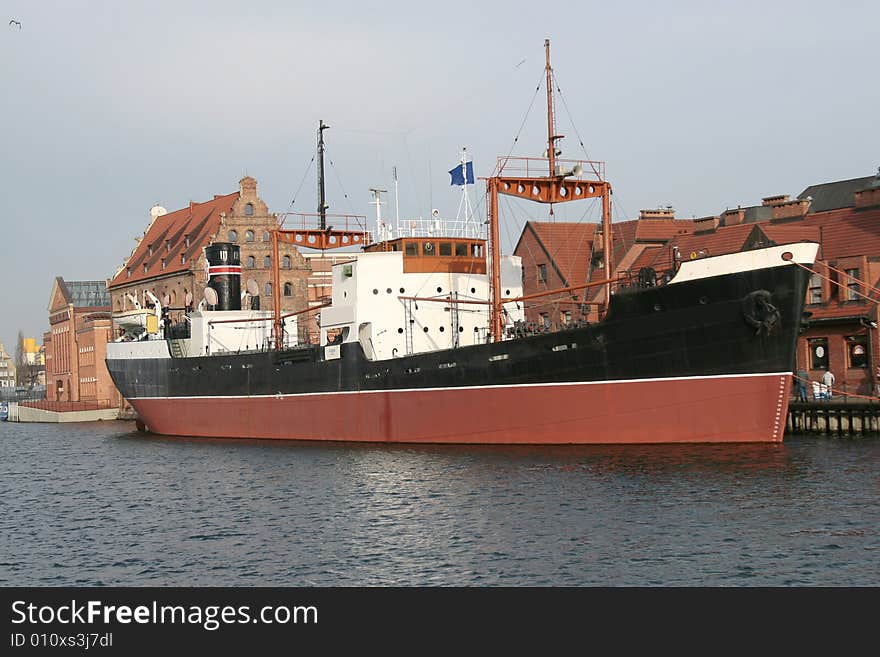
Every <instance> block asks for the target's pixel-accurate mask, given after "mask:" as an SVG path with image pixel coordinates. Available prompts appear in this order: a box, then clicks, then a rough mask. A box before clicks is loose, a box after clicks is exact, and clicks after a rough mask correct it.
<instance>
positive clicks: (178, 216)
mask: <svg viewBox="0 0 880 657" xmlns="http://www.w3.org/2000/svg"><path fill="white" fill-rule="evenodd" d="M277 225H278V217H277V215H275V214H271V213H270V212H269V210H268V208H267V207H266V204H265V203H264V202H263V200H262V199H261V198H260V197H259V195H258V194H257V181H256V180H255V179H254V178H251V177H249V176H246V177H244V178H242V179H241V180H240V181H239V191H238V192H235V193H232V194H226V195H223V196H220V195H218V196H214V198H213V199H212V200H210V201H205V202H203V203H195V202H191V203H190V204H189V206H188V207H185V208H182V209H180V210H177V211H174V212H170V213H169V212H165V211H164V209H162V208H154V209H153V210H152V211H151V220H150V223H149V225H148V226H147V229H146V230H145V231H144V235H143V237H140V238H138V239H137V242H138V243H137V246H136V247H135V248H134V250H133V251H132V252H131V254H130V255H129V256H128V258H127V259H126V260H125V263H124V264H123V265H122V267H121V268H120V269H119V270H118V271H117V272H116V274H115V275H114V276H113V278H112V279H111V280H110V282H109V283H108V288H109V290H110V297H111V302H112V305H113V312H114V313H116V314H118V313H122V312H125V311H129V310H132V309H134V308H135V307H136V306H135V304H134V301H133V300H135V299H136V300H137V303H138V304H139V306H140V307H141V308H145V307H147V306H148V305H150V300H149V295H148V294H147V292H148V291H149V292H151V293H152V294H153V295H155V296H156V298H158V299H160V300H161V301H162V302H163V303H167V304H168V305H169V307H170V308H171V316H172V318H173V319H176V320H179V319H180V315H182V314H183V312H184V311H185V310H186V306H187V299H189V300H190V302H191V305H192V306H197V305H198V304H199V301H200V300H201V299H202V298H203V294H204V289H205V283H206V282H207V281H206V274H205V271H206V263H205V255H204V249H205V247H206V246H209V245H211V244H213V243H214V242H234V243H237V244H239V245H240V247H241V266H242V290H243V291H244V289H246V285H247V282H248V281H249V280H252V281H253V282H254V283H255V284H256V285H257V288H258V289H259V291H260V308H261V309H262V310H271V309H272V303H273V301H272V243H271V240H270V234H269V231H270V230H271V229H272V228H274V227H276V226H277ZM279 257H280V259H281V262H280V265H281V269H280V273H281V277H280V282H281V288H282V289H281V308H282V310H285V311H293V310H302V309H304V308H306V307H307V304H308V287H307V279H308V277H309V275H310V273H311V270H310V268H309V264H308V262H307V260H306V259H305V258H303V256H302V255H301V254H300V253H299V251H298V250H297V249H296V247H294V246H292V245H288V244H284V243H281V244H280V245H279Z"/></svg>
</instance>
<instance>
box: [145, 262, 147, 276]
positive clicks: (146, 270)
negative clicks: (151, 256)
mask: <svg viewBox="0 0 880 657" xmlns="http://www.w3.org/2000/svg"><path fill="white" fill-rule="evenodd" d="M144 273H145V274H146V273H147V263H146V262H145V263H144Z"/></svg>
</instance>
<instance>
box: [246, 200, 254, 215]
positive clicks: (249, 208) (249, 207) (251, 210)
mask: <svg viewBox="0 0 880 657" xmlns="http://www.w3.org/2000/svg"><path fill="white" fill-rule="evenodd" d="M244 214H245V216H247V217H253V216H254V204H253V203H248V204H247V205H245V206H244Z"/></svg>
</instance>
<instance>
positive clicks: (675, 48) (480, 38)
mask: <svg viewBox="0 0 880 657" xmlns="http://www.w3.org/2000/svg"><path fill="white" fill-rule="evenodd" d="M304 4H306V6H302V5H304ZM2 7H3V9H4V10H5V14H4V15H2V16H0V18H2V21H0V28H2V31H0V72H2V81H3V102H2V103H0V120H2V124H3V135H4V136H3V146H2V156H0V181H2V182H0V185H2V193H3V199H4V202H5V203H4V206H5V207H4V211H3V213H2V215H0V217H2V219H0V221H2V224H0V225H2V232H0V245H2V246H0V280H2V284H3V287H2V293H0V294H2V300H3V304H2V310H0V340H2V341H3V342H4V343H6V345H7V347H8V348H9V349H10V350H12V349H14V341H15V336H16V333H17V331H18V329H19V328H20V329H22V330H23V331H24V332H25V334H26V335H32V336H34V337H37V338H38V339H39V338H40V337H41V335H42V332H43V331H44V330H45V329H46V328H47V313H46V306H47V303H48V300H49V293H50V289H51V283H52V279H53V277H54V276H56V275H61V276H64V277H65V278H67V279H73V280H75V279H102V278H107V277H109V276H112V275H113V273H114V272H115V270H116V268H117V267H119V266H120V265H121V264H122V261H123V259H124V258H125V257H126V256H127V255H128V253H129V252H130V250H131V248H132V247H133V246H134V237H136V236H138V235H140V234H142V232H143V230H144V228H145V227H146V223H147V216H148V210H149V208H150V206H152V205H153V204H154V203H156V202H158V203H160V204H162V205H164V206H165V207H166V208H168V209H169V210H174V209H178V208H180V207H183V206H184V205H186V204H187V203H188V202H189V201H190V200H195V201H202V200H206V199H209V198H211V197H212V196H213V195H214V194H226V193H230V192H233V191H235V190H236V189H237V183H238V180H239V178H241V177H242V175H244V174H245V173H248V174H250V175H252V176H254V177H256V178H257V180H258V181H259V185H260V187H259V191H260V193H261V195H262V196H263V198H264V199H265V200H266V202H267V203H268V204H269V207H270V208H271V209H272V210H273V211H275V212H284V211H286V210H287V209H288V207H289V205H290V202H291V199H292V198H293V195H294V192H295V191H296V190H297V188H298V186H299V184H300V181H301V180H302V179H303V176H304V175H305V173H306V171H307V169H308V166H309V160H310V158H311V157H312V154H313V151H314V138H315V129H316V127H317V123H318V120H319V119H323V120H325V121H326V122H327V123H329V124H330V125H331V126H332V128H331V130H330V131H329V132H328V133H327V135H326V136H327V140H328V155H329V157H330V159H332V161H333V167H332V168H330V169H329V170H328V196H329V201H330V203H331V206H332V208H331V211H335V212H349V213H357V214H366V215H368V216H372V212H371V210H372V208H371V207H370V205H369V201H370V196H369V192H368V188H369V187H374V186H377V185H381V186H383V187H385V188H386V189H392V186H391V185H392V182H391V167H392V166H397V167H398V171H399V177H400V204H401V214H402V215H403V216H411V215H418V214H422V215H426V214H427V213H428V212H430V209H431V208H432V207H437V208H439V209H441V210H442V211H443V213H444V214H447V215H450V214H451V215H454V214H455V212H456V209H457V203H458V194H457V192H456V191H455V189H454V188H451V187H450V186H449V176H448V174H447V173H446V171H447V170H448V169H449V168H451V167H452V166H453V165H454V164H455V163H456V161H457V159H458V153H459V149H460V147H461V146H462V145H465V144H466V145H467V146H468V149H469V151H470V152H471V155H472V156H473V159H474V163H475V171H476V174H477V175H478V176H480V175H483V176H484V175H487V174H488V173H490V172H491V168H492V165H493V164H494V161H495V158H496V156H498V155H504V154H507V153H508V152H509V150H510V148H511V144H512V142H513V138H514V136H515V135H516V134H517V131H518V129H519V127H520V124H521V123H522V122H523V118H524V116H526V111H527V110H528V107H529V104H530V102H531V101H532V98H533V96H534V92H535V87H536V85H537V84H538V82H539V80H540V78H541V73H542V67H543V55H544V53H543V41H544V38H546V37H549V38H550V39H551V47H552V55H553V64H554V69H555V71H556V76H557V83H558V85H559V86H560V88H561V90H562V95H563V98H564V102H563V101H562V99H557V108H558V123H559V129H560V132H562V133H563V134H565V135H567V138H566V139H565V140H564V141H563V142H562V148H563V150H564V152H565V155H567V156H570V157H583V151H582V150H581V148H580V146H579V145H578V140H577V137H576V134H578V133H579V134H580V135H581V137H582V138H583V140H584V143H585V145H586V148H587V152H588V153H589V155H590V156H591V157H592V158H594V159H598V160H603V161H605V162H606V163H607V174H608V178H609V180H610V181H611V182H612V184H613V185H614V189H615V201H616V203H615V206H614V212H615V214H616V215H617V217H616V218H623V216H626V217H627V218H632V217H634V216H636V214H637V213H638V210H639V209H640V208H647V207H657V206H658V205H673V206H675V208H676V210H677V212H678V216H679V217H690V216H692V215H696V216H701V215H706V214H715V213H717V212H719V211H722V210H724V209H725V208H726V207H730V206H736V205H738V204H742V205H747V204H753V203H756V202H760V198H761V197H762V196H767V195H771V194H781V193H790V194H796V193H798V192H800V191H801V190H802V189H803V188H805V187H806V186H807V185H809V184H812V183H819V182H826V181H830V180H839V179H844V178H853V177H858V176H867V175H870V174H872V173H873V172H875V171H876V167H877V166H878V165H880V131H878V130H877V122H878V105H880V102H878V101H880V84H878V82H877V61H878V60H877V55H878V50H877V42H878V27H877V26H878V25H880V4H878V3H876V2H868V1H865V2H841V3H835V4H833V5H830V4H828V3H827V2H821V3H820V2H814V1H805V2H773V1H770V0H765V1H764V2H744V1H737V2H717V3H706V2H696V1H694V2H689V1H682V2H676V1H667V2H663V3H653V2H615V3H609V2H581V3H562V4H558V5H548V4H546V3H537V2H520V1H518V0H505V1H504V2H495V1H493V2H460V3H456V2H444V3H440V2H430V3H422V2H416V1H410V2H381V3H380V2H376V3H368V2H362V1H361V2H347V1H336V2H324V3H292V2H284V1H278V2H269V1H258V0H251V1H249V2H247V3H242V2H202V3H199V2H181V1H175V2H160V1H156V0H153V1H151V2H135V1H126V2H109V1H108V2H97V1H96V2H72V1H70V2H49V1H38V0H7V1H6V2H4V3H3V4H2ZM11 19H14V20H17V21H20V22H21V25H22V28H21V29H18V28H17V27H16V26H14V25H13V26H8V27H7V24H8V22H9V20H11ZM523 59H525V60H526V61H525V62H524V63H523V64H521V65H519V66H518V64H519V62H521V61H522V60H523ZM542 93H543V91H542ZM570 117H571V118H570ZM572 118H573V124H574V127H572V120H571V119H572ZM545 126H546V124H545V119H544V104H543V96H539V98H538V99H537V100H536V101H535V105H534V107H533V108H532V110H531V113H530V114H529V115H528V120H527V122H526V125H525V128H524V130H523V133H522V135H521V136H520V138H519V141H518V145H517V147H516V148H515V149H514V154H515V155H523V156H525V155H532V156H538V155H540V153H541V152H542V151H543V150H544V146H543V140H544V139H545V136H544V135H545V130H546V128H545ZM340 181H341V186H340V184H339V183H340ZM343 191H344V193H345V194H347V196H348V198H347V199H346V198H345V197H344V195H343ZM472 197H473V198H474V199H475V200H477V201H478V203H479V205H480V206H482V198H483V188H482V186H480V185H478V186H477V189H476V190H475V191H474V193H473V196H472ZM315 205H316V200H315V172H314V168H313V169H312V171H311V172H310V173H309V176H308V177H307V178H306V181H305V184H304V185H303V187H302V189H301V191H300V192H299V195H298V197H297V200H296V205H295V207H294V209H296V210H299V211H305V212H310V211H313V209H314V207H315ZM512 209H513V212H512V213H511V214H512V215H513V216H512V217H511V219H510V222H509V223H508V224H506V225H505V228H504V229H503V230H502V235H503V236H504V242H505V245H507V246H508V247H509V245H510V244H511V243H512V242H513V241H514V240H515V238H516V236H517V235H518V233H519V230H520V228H521V226H522V223H523V221H524V220H525V219H526V218H527V216H529V215H531V216H532V217H534V218H546V216H547V215H546V208H544V207H541V206H531V207H529V206H515V207H514V208H512ZM386 212H393V203H389V205H388V207H387V208H386ZM582 215H583V207H580V208H578V209H577V210H576V211H575V210H571V209H567V208H557V215H556V216H557V218H558V219H560V220H563V219H568V220H574V219H579V218H580V217H581V216H582ZM591 217H592V216H590V217H589V218H591Z"/></svg>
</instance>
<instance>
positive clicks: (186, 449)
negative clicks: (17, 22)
mask: <svg viewBox="0 0 880 657" xmlns="http://www.w3.org/2000/svg"><path fill="white" fill-rule="evenodd" d="M129 426H130V425H128V424H122V423H114V422H110V423H98V424H83V425H77V426H69V425H23V424H8V423H3V424H0V454H2V461H0V462H2V463H3V464H4V477H3V481H4V492H5V495H4V499H5V500H6V501H7V504H6V506H7V510H6V512H5V514H4V515H3V516H2V520H0V552H2V553H3V554H4V555H6V556H4V558H3V559H2V564H0V583H2V584H4V585H7V586H8V585H21V586H28V585H41V584H42V585H65V584H72V585H91V584H97V585H160V586H170V585H241V586H243V585H286V586H309V585H318V586H341V585H369V586H385V585H436V586H446V585H477V586H483V585H489V586H495V585H515V586H520V585H553V586H560V585H647V586H655V585H660V586H680V585H722V586H767V585H783V586H784V585H807V586H812V585H874V586H876V585H877V584H880V573H878V571H877V568H876V556H875V555H876V554H878V550H880V536H878V529H877V528H878V527H880V490H878V488H877V486H876V472H877V471H878V466H880V441H878V440H876V439H863V440H859V441H841V440H834V439H828V438H806V437H802V438H789V439H787V441H786V442H785V443H783V444H781V445H773V444H762V445H728V446H724V445H677V446H661V445H652V446H592V447H440V446H413V445H396V446H381V445H363V444H345V443H339V444H319V443H308V442H299V443H298V442H285V441H251V440H243V441H238V440H206V439H204V438H199V439H193V440H188V439H180V438H175V439H167V438H162V437H158V436H150V435H145V434H140V433H136V432H131V433H129V432H128V431H127V428H128V427H129Z"/></svg>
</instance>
